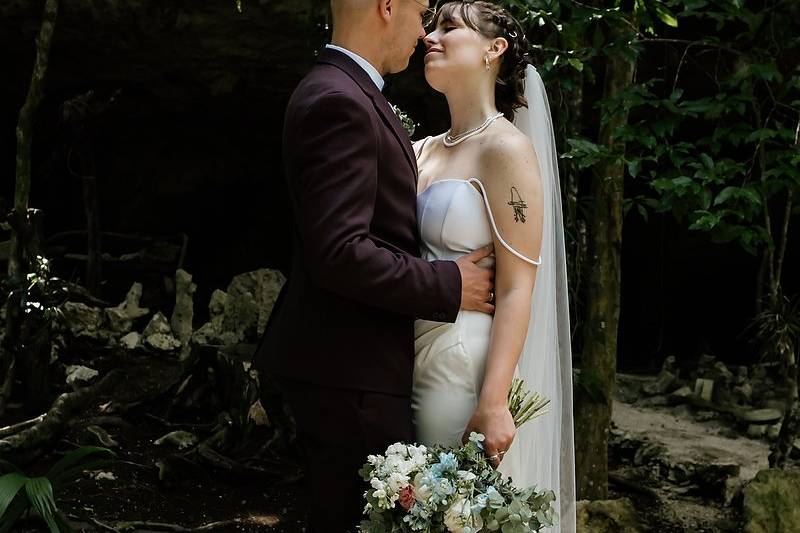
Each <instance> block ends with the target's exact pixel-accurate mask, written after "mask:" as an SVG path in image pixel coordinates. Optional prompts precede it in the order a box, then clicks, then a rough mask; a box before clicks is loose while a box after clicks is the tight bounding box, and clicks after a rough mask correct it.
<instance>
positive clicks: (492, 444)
mask: <svg viewBox="0 0 800 533" xmlns="http://www.w3.org/2000/svg"><path fill="white" fill-rule="evenodd" d="M473 431H475V432H476V433H483V435H484V437H486V440H484V441H483V449H484V452H485V453H486V457H487V458H488V459H489V462H490V463H491V465H492V466H493V467H495V468H497V467H498V466H499V465H500V462H501V461H502V460H503V456H504V455H505V454H506V452H507V451H508V449H509V448H510V447H511V443H512V442H513V441H514V435H516V433H517V428H516V426H515V425H514V417H513V416H511V412H510V411H509V410H508V406H507V405H503V406H498V407H484V406H481V405H478V408H477V409H476V410H475V413H474V414H473V415H472V418H471V419H470V421H469V423H468V424H467V429H466V430H465V431H464V435H463V436H462V437H461V440H462V442H467V440H469V435H470V433H471V432H473Z"/></svg>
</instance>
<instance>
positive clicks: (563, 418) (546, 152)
mask: <svg viewBox="0 0 800 533" xmlns="http://www.w3.org/2000/svg"><path fill="white" fill-rule="evenodd" d="M525 98H526V99H527V101H528V107H527V108H525V107H521V108H519V109H518V110H517V112H516V115H515V117H514V124H515V125H516V127H517V128H519V129H520V130H521V131H522V132H523V133H524V134H525V135H526V136H527V137H528V138H529V139H530V140H531V142H532V143H533V147H534V149H535V150H536V155H537V157H538V160H539V171H540V175H541V180H542V192H543V198H544V220H543V225H542V249H541V258H542V264H541V265H540V266H539V267H538V269H537V273H536V284H535V286H534V290H533V298H532V304H531V305H532V311H531V319H530V322H529V324H528V334H527V337H526V340H525V346H524V348H523V350H522V354H521V356H520V359H519V364H518V368H517V373H518V377H520V378H522V379H524V380H525V382H526V384H527V386H528V388H529V389H530V390H533V391H537V392H539V393H541V394H542V395H544V396H546V397H548V398H550V405H549V406H548V409H549V411H548V413H547V414H545V415H544V416H542V417H540V418H537V419H535V420H533V421H530V422H528V423H527V424H525V425H523V426H522V427H521V428H520V429H519V430H518V432H517V436H516V438H515V440H514V444H513V445H512V446H511V449H510V450H509V453H508V455H506V457H505V459H504V460H503V463H502V464H501V466H500V470H501V471H502V470H505V468H504V467H507V468H509V469H510V470H511V471H513V472H515V474H516V475H515V477H514V484H515V485H516V486H518V487H527V486H530V485H536V486H537V487H538V488H539V489H552V490H553V491H554V492H555V494H556V502H555V508H556V512H557V513H558V515H559V525H558V526H557V527H555V528H552V529H547V530H546V531H551V532H562V533H574V532H575V527H576V526H575V453H574V437H573V417H572V349H571V345H570V326H569V297H568V293H567V266H566V265H567V264H566V253H565V246H564V223H563V219H562V214H561V186H560V184H559V174H558V159H557V155H556V146H555V137H554V134H553V122H552V119H551V116H550V105H549V102H548V99H547V92H546V90H545V87H544V84H543V83H542V78H541V76H539V73H538V72H537V70H536V68H535V67H533V66H532V65H528V67H527V69H526V71H525Z"/></svg>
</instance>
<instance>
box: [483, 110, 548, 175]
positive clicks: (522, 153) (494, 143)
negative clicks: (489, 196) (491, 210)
mask: <svg viewBox="0 0 800 533" xmlns="http://www.w3.org/2000/svg"><path fill="white" fill-rule="evenodd" d="M487 133H488V135H486V136H485V138H484V139H483V142H482V143H481V151H480V157H479V161H480V166H481V170H482V171H483V172H484V173H485V175H486V176H491V181H494V182H495V183H497V182H505V181H507V180H509V179H511V180H517V181H519V180H522V181H538V175H533V173H532V169H538V161H537V159H536V152H535V151H534V149H533V145H532V144H531V141H530V139H528V137H527V136H525V134H523V133H522V132H521V131H519V130H518V129H517V128H516V127H515V126H514V125H513V124H511V123H510V122H508V121H503V122H502V123H500V124H498V127H497V128H492V129H491V131H489V132H487ZM534 172H535V171H534ZM535 173H536V174H538V172H535Z"/></svg>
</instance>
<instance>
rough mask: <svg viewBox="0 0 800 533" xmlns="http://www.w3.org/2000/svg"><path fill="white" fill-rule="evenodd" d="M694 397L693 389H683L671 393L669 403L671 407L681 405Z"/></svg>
mask: <svg viewBox="0 0 800 533" xmlns="http://www.w3.org/2000/svg"><path fill="white" fill-rule="evenodd" d="M691 396H692V389H690V388H689V387H686V386H684V387H681V388H680V389H678V390H676V391H672V392H671V393H669V397H668V398H669V401H670V404H671V405H679V404H682V403H685V402H686V400H687V399H688V398H690V397H691Z"/></svg>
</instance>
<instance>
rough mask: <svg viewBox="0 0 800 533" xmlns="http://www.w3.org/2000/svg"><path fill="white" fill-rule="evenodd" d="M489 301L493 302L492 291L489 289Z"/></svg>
mask: <svg viewBox="0 0 800 533" xmlns="http://www.w3.org/2000/svg"><path fill="white" fill-rule="evenodd" d="M489 303H490V304H493V303H494V291H489Z"/></svg>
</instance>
